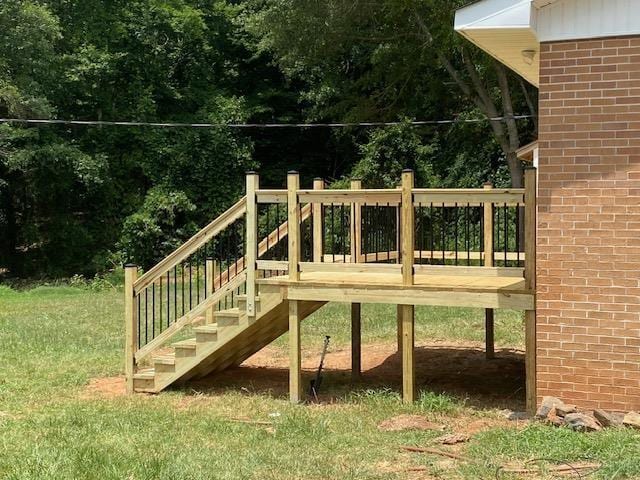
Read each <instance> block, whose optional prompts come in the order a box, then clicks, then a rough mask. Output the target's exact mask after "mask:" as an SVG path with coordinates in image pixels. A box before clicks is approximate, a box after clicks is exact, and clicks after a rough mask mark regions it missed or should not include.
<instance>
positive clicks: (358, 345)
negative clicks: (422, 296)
mask: <svg viewBox="0 0 640 480" xmlns="http://www.w3.org/2000/svg"><path fill="white" fill-rule="evenodd" d="M361 189H362V181H361V180H351V190H361ZM350 218H351V263H360V260H361V258H360V257H361V256H362V206H361V205H360V204H357V203H353V204H351V217H350ZM361 373H362V305H361V304H360V303H352V304H351V378H352V379H353V380H354V381H355V380H357V379H359V378H360V375H361Z"/></svg>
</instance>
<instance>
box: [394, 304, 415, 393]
mask: <svg viewBox="0 0 640 480" xmlns="http://www.w3.org/2000/svg"><path fill="white" fill-rule="evenodd" d="M398 312H399V313H400V316H401V318H402V401H403V402H404V403H413V402H414V401H415V399H416V372H415V356H414V354H415V334H414V326H415V315H414V306H413V305H400V308H399V310H398Z"/></svg>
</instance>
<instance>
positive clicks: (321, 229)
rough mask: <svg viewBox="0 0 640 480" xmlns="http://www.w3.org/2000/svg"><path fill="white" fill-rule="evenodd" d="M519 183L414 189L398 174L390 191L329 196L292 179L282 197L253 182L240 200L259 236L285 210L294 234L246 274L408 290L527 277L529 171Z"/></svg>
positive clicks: (355, 188) (531, 238) (357, 187)
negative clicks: (473, 279) (451, 278)
mask: <svg viewBox="0 0 640 480" xmlns="http://www.w3.org/2000/svg"><path fill="white" fill-rule="evenodd" d="M525 176H526V186H525V188H511V189H498V188H493V187H492V186H491V185H485V186H484V188H481V189H421V188H415V186H414V179H413V172H411V171H405V172H404V173H403V176H402V185H401V186H400V187H398V188H396V189H385V190H381V189H363V188H362V184H361V182H359V181H353V182H352V183H351V189H343V190H327V189H325V187H324V184H323V182H322V181H321V180H316V181H314V188H313V189H304V188H300V183H299V182H300V180H299V176H298V174H297V173H296V172H290V173H289V175H288V188H287V190H260V188H259V182H258V179H257V176H255V175H253V176H252V180H251V181H250V182H248V185H252V186H253V187H254V188H255V191H253V192H252V193H248V194H247V198H248V199H255V203H256V206H257V207H256V208H255V209H253V210H255V212H256V213H255V215H256V220H255V222H258V219H259V223H260V227H259V229H264V228H265V225H266V226H268V225H269V220H268V219H267V220H266V223H265V215H266V216H267V218H268V216H269V215H270V216H271V218H275V219H276V220H275V222H276V223H278V220H279V219H281V218H284V215H285V212H286V215H287V217H286V218H287V223H288V225H293V226H294V227H293V228H290V229H289V238H288V242H287V248H284V247H285V245H284V243H283V244H282V248H280V249H279V250H278V251H277V252H275V251H274V252H273V254H274V256H273V257H271V258H265V257H264V256H259V257H257V258H258V261H257V262H256V263H255V265H254V269H255V271H254V272H253V273H250V271H251V269H252V264H251V262H249V263H248V274H247V275H248V277H250V278H256V277H257V276H259V275H260V272H267V273H266V274H267V275H269V274H273V273H276V274H280V273H284V272H287V273H288V275H289V278H290V281H297V280H298V279H299V277H300V273H301V272H314V271H315V272H320V271H324V272H331V271H336V272H340V271H368V272H371V273H374V272H397V273H402V278H403V282H404V283H406V284H409V285H410V284H413V283H414V276H415V275H416V273H432V274H447V275H455V274H468V273H473V272H475V273H478V274H504V275H519V276H522V275H524V276H525V277H531V276H532V275H533V273H534V272H533V263H532V262H528V261H527V259H528V258H529V257H531V258H533V253H532V252H535V250H534V248H535V228H531V227H530V228H529V231H527V228H526V225H527V224H528V223H529V224H531V222H530V221H529V222H528V221H527V218H528V217H531V216H532V215H535V191H536V186H535V178H536V177H535V170H533V169H528V170H527V171H526V174H525ZM248 192H249V190H248ZM248 210H249V209H248ZM260 212H263V213H260ZM264 212H266V214H265V213H264ZM302 212H304V215H303V214H302ZM533 225H534V226H535V221H534V223H533ZM267 228H268V227H267ZM249 236H250V235H249V234H248V235H247V237H248V238H249ZM247 248H248V249H249V250H253V247H251V246H248V247H247ZM470 269H471V270H470ZM247 288H249V287H247Z"/></svg>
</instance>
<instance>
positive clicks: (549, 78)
mask: <svg viewBox="0 0 640 480" xmlns="http://www.w3.org/2000/svg"><path fill="white" fill-rule="evenodd" d="M540 60H541V71H540V139H539V146H540V161H539V169H538V187H539V188H538V207H539V208H538V212H539V213H538V215H539V218H538V241H537V243H538V252H537V272H538V275H537V325H538V341H539V345H538V347H539V348H538V352H537V355H538V373H539V376H538V378H537V386H538V392H537V395H538V397H542V396H544V395H555V396H560V397H561V398H563V400H565V401H567V402H574V403H577V404H579V405H580V406H581V407H582V408H609V409H615V410H635V409H639V408H640V281H639V279H638V271H640V183H639V182H638V181H639V180H640V153H639V152H640V37H628V38H610V39H601V40H589V41H577V42H575V41H571V42H558V43H553V44H545V45H543V47H542V49H541V59H540Z"/></svg>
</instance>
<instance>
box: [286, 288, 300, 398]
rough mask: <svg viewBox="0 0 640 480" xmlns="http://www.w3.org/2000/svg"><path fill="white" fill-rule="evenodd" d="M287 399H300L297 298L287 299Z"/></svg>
mask: <svg viewBox="0 0 640 480" xmlns="http://www.w3.org/2000/svg"><path fill="white" fill-rule="evenodd" d="M289 399H290V400H291V403H300V402H301V401H302V348H301V345H300V313H299V305H298V301H297V300H289Z"/></svg>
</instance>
